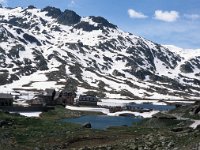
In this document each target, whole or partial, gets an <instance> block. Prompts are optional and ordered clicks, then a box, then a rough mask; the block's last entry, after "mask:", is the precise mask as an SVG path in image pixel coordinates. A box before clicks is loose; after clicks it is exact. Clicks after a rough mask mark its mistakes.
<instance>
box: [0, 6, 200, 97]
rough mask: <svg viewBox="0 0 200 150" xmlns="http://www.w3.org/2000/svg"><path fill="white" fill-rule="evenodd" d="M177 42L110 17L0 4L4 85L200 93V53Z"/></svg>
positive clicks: (107, 92)
mask: <svg viewBox="0 0 200 150" xmlns="http://www.w3.org/2000/svg"><path fill="white" fill-rule="evenodd" d="M171 49H172V50H171ZM173 49H174V48H173V47H169V46H162V45H160V44H157V43H154V42H152V41H149V40H146V39H144V38H142V37H139V36H135V35H133V34H131V33H127V32H124V31H122V30H120V29H119V28H118V27H117V26H116V25H113V24H111V23H110V22H108V21H107V20H106V19H104V18H103V17H95V16H89V17H80V16H79V15H78V14H76V13H75V12H73V11H70V10H65V11H64V12H62V11H61V10H60V9H57V8H54V7H46V8H44V9H42V10H40V9H37V8H35V7H33V6H29V7H28V8H26V9H23V8H20V7H18V8H14V9H12V8H0V79H1V80H0V91H1V92H2V91H3V92H6V91H11V90H16V89H25V90H38V89H45V88H50V87H52V88H57V89H60V88H64V87H66V88H67V86H68V85H73V86H77V93H84V92H90V93H91V92H93V93H96V94H97V95H98V96H106V97H110V98H111V97H114V98H117V97H121V98H123V97H124V98H125V97H131V98H163V99H167V98H198V97H199V96H200V92H199V91H200V53H199V54H198V55H192V54H191V55H190V57H189V56H188V55H184V54H181V52H180V50H179V51H178V52H177V51H173ZM69 83H70V84H69Z"/></svg>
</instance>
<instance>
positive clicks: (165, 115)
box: [153, 113, 177, 119]
mask: <svg viewBox="0 0 200 150" xmlns="http://www.w3.org/2000/svg"><path fill="white" fill-rule="evenodd" d="M153 118H157V119H177V118H176V117H174V116H172V115H169V114H164V113H157V114H155V115H153Z"/></svg>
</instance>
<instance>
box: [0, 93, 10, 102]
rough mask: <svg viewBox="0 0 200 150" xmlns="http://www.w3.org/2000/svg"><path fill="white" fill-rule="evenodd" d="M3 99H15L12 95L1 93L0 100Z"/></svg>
mask: <svg viewBox="0 0 200 150" xmlns="http://www.w3.org/2000/svg"><path fill="white" fill-rule="evenodd" d="M1 99H13V97H12V95H11V94H7V93H0V100H1Z"/></svg>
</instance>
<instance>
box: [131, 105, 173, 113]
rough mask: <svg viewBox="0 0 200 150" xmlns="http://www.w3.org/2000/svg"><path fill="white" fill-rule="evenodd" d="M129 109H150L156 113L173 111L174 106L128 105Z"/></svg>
mask: <svg viewBox="0 0 200 150" xmlns="http://www.w3.org/2000/svg"><path fill="white" fill-rule="evenodd" d="M129 105H130V106H131V107H135V108H138V109H152V110H158V111H168V110H172V109H175V108H176V106H173V105H154V104H151V103H150V104H129Z"/></svg>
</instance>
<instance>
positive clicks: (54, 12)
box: [42, 6, 62, 18]
mask: <svg viewBox="0 0 200 150" xmlns="http://www.w3.org/2000/svg"><path fill="white" fill-rule="evenodd" d="M42 11H45V12H47V14H46V15H47V16H51V17H52V18H58V17H59V16H60V15H61V14H62V11H61V10H60V9H58V8H55V7H50V6H48V7H45V8H44V9H42Z"/></svg>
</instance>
